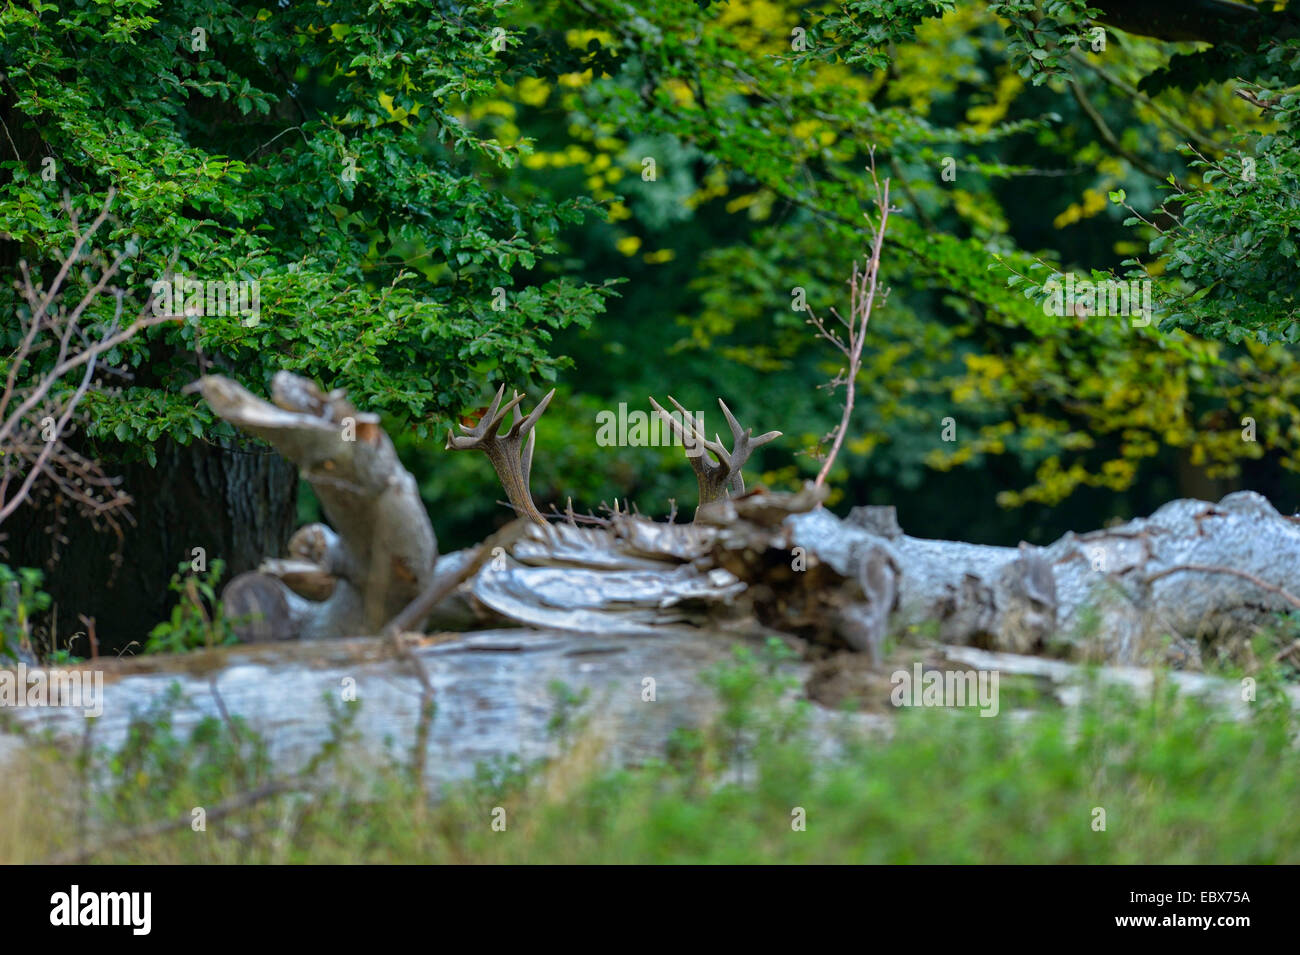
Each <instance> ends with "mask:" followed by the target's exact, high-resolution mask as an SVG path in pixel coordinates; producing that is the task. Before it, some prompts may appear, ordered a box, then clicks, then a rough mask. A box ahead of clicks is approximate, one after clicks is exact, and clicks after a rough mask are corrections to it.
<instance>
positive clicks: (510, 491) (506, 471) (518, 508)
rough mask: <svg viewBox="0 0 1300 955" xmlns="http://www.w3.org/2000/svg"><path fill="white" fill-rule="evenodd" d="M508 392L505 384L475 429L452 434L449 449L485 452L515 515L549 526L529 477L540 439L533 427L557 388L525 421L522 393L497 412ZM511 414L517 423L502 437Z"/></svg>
mask: <svg viewBox="0 0 1300 955" xmlns="http://www.w3.org/2000/svg"><path fill="white" fill-rule="evenodd" d="M505 393H506V386H505V385H502V386H501V387H500V388H499V389H497V395H496V397H495V398H493V399H492V404H491V406H490V407H489V408H488V410H487V413H486V414H484V415H483V417H482V418H480V419H479V422H478V424H476V425H475V426H474V427H473V428H467V427H465V426H464V425H460V429H461V430H462V431H464V432H465V434H464V435H463V436H461V435H456V434H452V432H451V431H448V432H447V449H448V450H449V451H468V450H470V449H471V448H479V449H481V450H482V451H483V452H484V453H485V454H486V455H487V456H488V460H489V461H491V462H492V467H493V468H494V469H495V470H496V472H497V477H498V478H500V479H501V486H502V487H503V488H505V491H506V497H508V498H509V499H510V504H511V506H512V507H514V509H515V513H516V514H519V515H521V516H524V517H527V518H529V519H530V520H533V521H536V522H537V523H538V524H545V523H546V518H545V517H543V516H542V512H541V511H539V510H538V509H537V505H536V504H534V503H533V493H532V491H530V490H529V489H528V475H529V472H530V471H531V470H532V466H533V445H534V443H535V442H536V440H537V435H536V434H535V433H534V432H533V425H535V424H537V420H538V419H539V418H541V416H542V413H543V412H544V411H545V410H546V406H547V405H549V404H550V403H551V399H552V398H553V397H555V389H554V388H552V389H551V390H550V392H549V393H548V394H547V396H546V397H545V398H543V399H542V400H541V401H539V402H538V403H537V407H536V408H534V409H533V413H532V414H530V415H529V416H528V417H526V418H524V419H523V420H520V414H519V408H518V405H519V402H521V401H523V400H524V396H523V395H521V394H519V393H518V392H516V393H515V396H514V397H513V398H511V399H510V400H509V401H508V402H506V404H505V407H503V408H500V410H497V409H498V407H499V406H500V405H501V398H502V397H503V396H504V395H505ZM511 411H513V412H514V413H515V420H514V423H513V424H511V425H510V430H508V431H507V432H506V433H505V434H504V435H498V434H497V430H498V429H499V428H500V427H501V422H503V421H504V420H505V418H506V415H508V414H509V413H510V412H511ZM524 435H527V436H528V441H527V443H524V441H523V438H524Z"/></svg>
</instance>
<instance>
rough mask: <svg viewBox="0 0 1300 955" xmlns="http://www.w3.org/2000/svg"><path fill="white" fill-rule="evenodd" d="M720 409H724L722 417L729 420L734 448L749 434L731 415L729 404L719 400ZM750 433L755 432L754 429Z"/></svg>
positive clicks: (728, 425) (728, 424)
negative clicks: (743, 436) (742, 437)
mask: <svg viewBox="0 0 1300 955" xmlns="http://www.w3.org/2000/svg"><path fill="white" fill-rule="evenodd" d="M718 407H719V408H721V409H722V416H723V417H724V418H726V419H727V427H729V428H730V429H731V440H732V442H733V447H734V446H735V444H737V443H739V442H740V439H741V436H742V435H746V434H748V433H749V432H747V431H744V430H743V429H742V428H741V427H740V422H739V421H737V420H736V416H735V415H733V414H732V413H731V409H730V408H728V407H727V403H726V402H725V401H723V400H722V399H721V398H719V399H718ZM750 431H753V429H752V428H751V429H750Z"/></svg>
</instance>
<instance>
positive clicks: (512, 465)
mask: <svg viewBox="0 0 1300 955" xmlns="http://www.w3.org/2000/svg"><path fill="white" fill-rule="evenodd" d="M505 393H506V386H505V385H502V386H501V387H500V388H499V389H498V390H497V393H496V397H495V398H493V399H492V404H491V405H490V406H489V407H488V410H487V411H486V412H485V413H484V415H483V417H482V418H480V419H479V421H478V423H477V424H476V425H474V427H472V428H469V427H466V426H465V425H460V429H461V431H463V432H465V433H464V434H463V435H457V434H453V433H452V432H451V431H448V432H447V449H448V450H452V451H468V450H471V449H474V448H478V449H479V450H481V451H483V452H484V453H485V454H487V456H488V460H489V461H491V462H492V467H493V469H494V470H495V471H496V472H497V477H498V478H500V480H501V486H502V487H503V488H504V489H505V492H506V497H508V498H509V499H510V505H511V506H512V507H513V508H514V509H515V513H517V514H519V515H521V516H523V517H527V518H529V519H530V520H533V521H535V522H537V523H538V524H545V523H547V521H546V518H545V517H543V516H542V512H541V511H539V510H538V509H537V505H536V504H534V503H533V494H532V491H531V490H530V489H529V486H528V477H529V474H530V472H531V471H532V465H533V447H534V445H535V443H536V439H537V434H536V433H535V432H534V431H533V427H534V425H536V424H537V421H538V419H540V418H541V416H542V414H543V412H545V411H546V407H547V405H549V404H550V403H551V399H552V398H553V397H555V389H554V388H552V389H551V390H550V392H548V393H547V395H546V397H545V398H543V399H542V400H541V401H540V402H539V403H538V405H537V407H536V408H534V409H533V411H532V413H531V414H529V415H528V416H527V417H524V416H523V415H522V414H521V413H520V411H519V402H521V401H523V399H524V396H523V395H521V394H519V393H517V392H516V394H515V396H514V397H513V398H512V399H511V400H510V401H508V402H506V403H505V405H504V406H502V404H501V399H502V398H503V397H505ZM668 400H669V401H670V402H672V405H673V407H674V408H676V409H677V411H678V413H679V414H680V415H681V417H682V420H681V421H678V420H677V419H676V418H674V417H673V416H672V415H671V414H669V413H668V412H667V411H665V410H664V409H663V408H661V407H660V406H659V403H658V402H657V401H655V400H654V399H653V398H651V399H650V405H651V407H653V408H654V410H655V413H656V414H658V415H659V417H660V418H662V419H663V421H664V423H665V424H667V425H668V427H669V428H671V429H672V431H673V432H674V433H675V434H676V435H677V436H678V437H679V438H681V440H682V443H683V444H684V445H685V446H686V457H687V460H689V461H690V463H691V468H692V470H694V471H695V479H696V481H697V482H698V484H699V486H700V505H701V506H703V505H705V504H708V503H709V502H710V501H716V500H719V499H721V498H722V497H724V496H726V495H728V494H743V493H744V491H745V480H744V478H743V477H742V476H741V469H742V468H743V467H744V466H745V463H746V462H747V461H748V460H749V456H750V455H751V454H752V453H753V452H754V449H755V448H758V447H760V446H762V445H764V444H767V443H768V442H769V441H772V440H774V439H776V438H779V437H780V436H781V432H780V431H769V432H767V433H766V434H760V435H759V436H758V437H757V438H755V437H754V436H753V429H752V428H748V429H747V428H742V427H741V426H740V422H738V421H737V420H736V418H735V416H734V415H733V414H732V413H731V409H730V408H728V407H727V405H726V403H725V402H724V401H723V400H722V399H721V398H719V399H718V407H720V408H721V409H722V414H723V416H724V417H725V418H726V419H727V426H728V427H729V428H731V437H732V445H731V450H730V451H728V450H727V449H726V448H725V447H723V445H722V439H721V438H720V437H718V435H717V434H715V435H714V438H713V440H712V441H710V440H709V439H708V437H707V436H706V435H705V433H704V428H703V421H702V420H701V419H699V418H696V417H695V416H693V415H692V414H691V413H690V412H689V411H687V410H686V409H685V408H683V407H682V406H681V405H680V404H678V402H677V399H676V398H673V397H672V396H671V395H669V396H668ZM512 411H513V412H514V421H513V423H512V424H511V425H510V427H509V429H507V431H506V433H505V434H501V433H500V430H501V425H502V423H503V422H504V421H505V419H506V415H508V414H510V412H512ZM705 452H708V453H707V454H706V453H705ZM709 455H712V458H710V457H709Z"/></svg>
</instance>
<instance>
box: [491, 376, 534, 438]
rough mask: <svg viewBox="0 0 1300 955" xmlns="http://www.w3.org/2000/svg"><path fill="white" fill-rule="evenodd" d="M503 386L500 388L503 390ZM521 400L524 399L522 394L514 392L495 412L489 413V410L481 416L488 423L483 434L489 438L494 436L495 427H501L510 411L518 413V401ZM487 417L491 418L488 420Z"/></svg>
mask: <svg viewBox="0 0 1300 955" xmlns="http://www.w3.org/2000/svg"><path fill="white" fill-rule="evenodd" d="M504 387H505V386H504V385H503V386H502V390H504ZM523 400H524V395H521V394H519V393H518V392H516V393H515V396H514V397H513V398H511V399H510V400H509V401H507V402H506V403H505V406H504V407H503V408H502V409H501V410H500V411H498V412H497V413H496V414H491V413H490V412H489V413H488V414H485V415H484V416H483V420H484V421H487V422H488V425H487V428H486V429H484V431H483V434H484V436H485V437H489V438H491V437H494V436H495V435H496V433H497V429H498V428H500V427H501V422H503V421H505V420H506V415H508V414H510V412H512V411H513V412H515V414H516V415H518V414H519V402H521V401H523ZM489 418H490V419H491V420H489Z"/></svg>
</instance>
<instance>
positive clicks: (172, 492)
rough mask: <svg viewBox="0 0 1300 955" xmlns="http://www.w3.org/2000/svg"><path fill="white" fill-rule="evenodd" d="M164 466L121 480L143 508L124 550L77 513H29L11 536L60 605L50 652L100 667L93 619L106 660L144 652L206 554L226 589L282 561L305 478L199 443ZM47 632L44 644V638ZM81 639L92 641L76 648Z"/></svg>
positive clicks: (244, 452) (164, 450)
mask: <svg viewBox="0 0 1300 955" xmlns="http://www.w3.org/2000/svg"><path fill="white" fill-rule="evenodd" d="M156 448H157V452H158V466H157V467H150V466H149V464H148V463H147V462H144V461H137V462H134V463H131V464H127V465H124V466H122V467H120V468H118V467H116V466H114V470H115V471H117V473H120V474H121V476H122V478H123V483H122V488H123V490H125V491H126V492H127V493H128V494H130V495H131V497H132V498H133V500H134V504H133V506H132V508H131V513H132V515H133V517H134V521H135V523H134V525H124V533H123V536H122V538H121V540H119V539H118V538H117V537H116V536H114V535H110V534H105V533H103V532H101V531H97V530H96V529H95V528H94V527H93V526H92V525H91V524H90V522H89V521H87V520H85V519H84V518H82V517H80V516H79V515H77V514H76V513H75V512H73V511H72V510H71V509H70V508H65V509H64V513H62V514H59V513H58V512H57V510H56V509H55V508H54V507H52V506H50V505H43V506H40V507H39V508H34V507H29V506H24V507H20V508H19V509H18V510H17V511H16V512H15V513H14V514H13V516H12V517H11V518H10V519H9V520H7V521H6V522H5V524H4V532H5V533H6V534H7V535H8V540H6V541H5V547H6V549H7V550H8V552H9V556H8V562H9V563H10V564H11V565H14V566H19V567H40V568H43V569H44V570H45V572H46V579H45V585H44V589H45V590H46V591H47V592H48V593H50V594H51V596H52V597H53V601H54V605H53V606H52V607H51V609H50V613H49V614H48V615H47V616H46V618H45V620H44V622H43V623H44V625H43V628H42V627H40V626H38V628H37V636H38V638H40V639H41V642H42V644H43V646H44V647H45V648H49V647H53V648H55V649H68V648H69V640H72V644H71V647H70V649H71V651H72V652H73V653H74V654H76V655H77V656H90V655H91V647H90V646H89V642H88V639H87V637H86V636H85V633H86V626H85V625H84V624H83V623H82V622H81V621H80V620H79V619H78V617H79V615H84V616H86V617H88V618H93V619H94V621H95V631H96V636H97V638H98V642H99V648H98V652H99V653H100V654H101V655H114V654H117V653H120V652H122V651H124V650H128V649H129V648H132V645H133V644H134V645H135V646H134V649H135V650H136V651H137V652H138V651H139V649H140V648H141V646H143V644H144V641H145V638H146V637H147V636H148V633H149V631H150V629H152V628H153V626H154V625H155V624H157V623H159V622H160V621H162V620H164V619H166V618H167V617H168V615H169V614H170V612H171V607H172V604H173V603H174V602H175V599H176V595H175V594H173V593H172V592H171V591H169V590H168V589H167V582H168V581H169V580H170V579H171V576H172V574H174V573H176V568H177V565H178V564H180V562H181V561H190V560H191V559H192V558H193V556H194V554H193V549H194V548H196V547H202V548H203V550H204V554H205V557H206V560H207V563H208V564H209V565H211V563H212V561H213V559H215V558H221V559H222V560H224V561H225V562H226V571H225V579H230V578H231V577H233V576H235V575H237V574H240V573H243V572H244V571H249V570H253V569H254V568H256V567H257V566H258V564H259V563H260V562H261V560H262V557H263V555H265V554H278V553H280V552H281V551H282V550H283V549H284V546H285V542H286V541H287V540H288V539H289V535H290V533H291V532H292V530H293V524H294V518H295V515H296V511H297V495H298V475H297V471H296V470H295V469H294V467H293V466H292V465H291V464H289V463H288V462H287V461H285V460H284V459H283V458H281V457H280V456H279V455H278V454H276V453H275V452H273V451H271V450H270V449H268V448H261V447H251V448H250V447H220V446H217V445H213V444H209V443H207V442H204V441H199V440H196V441H194V442H193V443H191V444H190V445H188V446H186V447H182V446H180V445H178V444H176V443H175V442H173V441H170V440H164V441H162V442H160V443H159V444H158V445H157V446H156ZM42 629H43V631H44V632H43V634H42ZM75 634H82V636H80V637H76V638H75V639H74V635H75Z"/></svg>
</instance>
